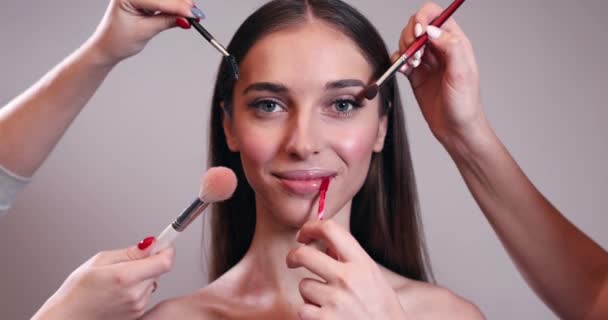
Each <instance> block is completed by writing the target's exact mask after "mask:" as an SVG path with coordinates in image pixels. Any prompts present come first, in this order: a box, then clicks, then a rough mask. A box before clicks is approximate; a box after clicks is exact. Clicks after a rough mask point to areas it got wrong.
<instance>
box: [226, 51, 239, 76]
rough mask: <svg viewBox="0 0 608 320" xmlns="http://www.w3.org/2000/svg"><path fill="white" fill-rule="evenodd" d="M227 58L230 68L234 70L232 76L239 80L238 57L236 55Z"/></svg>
mask: <svg viewBox="0 0 608 320" xmlns="http://www.w3.org/2000/svg"><path fill="white" fill-rule="evenodd" d="M225 59H226V60H227V62H228V65H229V66H230V70H231V71H232V76H233V77H234V80H238V79H239V64H238V63H236V59H235V58H234V56H227V57H226V58H225Z"/></svg>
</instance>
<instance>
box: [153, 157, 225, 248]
mask: <svg viewBox="0 0 608 320" xmlns="http://www.w3.org/2000/svg"><path fill="white" fill-rule="evenodd" d="M201 180H202V181H201V189H200V191H199V194H198V198H196V199H195V200H194V201H193V202H192V204H190V205H189V206H188V207H187V208H186V209H184V211H183V212H182V213H181V214H180V215H179V216H178V217H177V218H176V219H175V221H173V223H171V224H170V225H169V226H167V228H165V230H163V232H161V234H160V235H159V236H158V237H157V238H156V241H154V243H153V244H152V249H151V250H152V254H154V253H156V252H158V251H161V250H163V249H165V248H167V247H168V246H170V245H171V244H172V243H173V241H175V239H176V238H177V236H179V234H180V233H181V232H182V231H184V230H185V229H186V227H188V225H190V223H191V222H192V221H194V219H196V218H197V217H198V216H199V215H200V214H201V213H202V212H203V210H205V208H207V206H209V204H211V203H213V202H220V201H224V200H226V199H228V198H230V197H231V196H232V194H233V193H234V190H235V189H236V183H237V181H236V175H235V174H234V172H233V171H232V170H230V169H228V168H225V167H214V168H211V169H209V170H207V173H205V174H204V175H203V178H202V179H201Z"/></svg>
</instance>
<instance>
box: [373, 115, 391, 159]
mask: <svg viewBox="0 0 608 320" xmlns="http://www.w3.org/2000/svg"><path fill="white" fill-rule="evenodd" d="M387 129H388V115H386V114H385V115H383V116H380V125H379V126H378V133H377V135H376V142H375V143H374V152H382V149H383V148H384V140H385V138H386V131H387Z"/></svg>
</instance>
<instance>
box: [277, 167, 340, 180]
mask: <svg viewBox="0 0 608 320" xmlns="http://www.w3.org/2000/svg"><path fill="white" fill-rule="evenodd" d="M274 175H275V176H277V177H279V178H281V179H289V180H318V179H323V178H326V177H330V178H332V177H334V176H336V175H337V172H336V171H333V170H327V169H306V170H288V171H278V172H275V173H274Z"/></svg>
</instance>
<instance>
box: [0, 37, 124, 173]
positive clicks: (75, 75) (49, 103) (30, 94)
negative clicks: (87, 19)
mask: <svg viewBox="0 0 608 320" xmlns="http://www.w3.org/2000/svg"><path fill="white" fill-rule="evenodd" d="M112 67H113V65H112V64H107V63H106V62H105V61H104V60H102V59H101V58H100V57H98V56H97V54H96V52H95V50H94V48H93V47H92V46H91V45H89V44H85V45H83V46H82V47H81V48H79V49H78V50H76V51H75V52H74V53H73V54H71V55H70V56H68V57H67V58H66V59H65V60H64V61H63V62H61V63H60V64H59V65H57V66H56V67H55V68H54V69H52V70H51V71H50V72H48V73H47V74H46V75H45V76H44V77H43V78H41V79H40V80H39V81H38V82H37V83H35V84H34V85H33V86H32V87H30V88H29V89H28V90H27V91H25V92H24V93H22V94H21V95H19V96H17V97H16V98H15V99H13V100H12V101H11V102H9V103H8V104H7V105H6V106H4V107H2V108H0V137H2V139H1V141H2V143H0V165H2V166H4V167H5V168H6V169H8V170H11V171H13V172H14V173H16V174H18V175H21V176H26V177H28V176H31V175H32V174H33V173H34V172H35V171H36V169H38V167H39V166H40V165H41V164H42V162H43V161H44V160H45V159H46V157H47V156H48V154H49V153H50V152H51V151H52V149H53V147H54V146H55V145H56V144H57V142H58V141H59V139H60V138H61V136H62V135H63V134H64V132H65V131H66V129H67V128H68V126H69V125H70V123H71V122H72V121H73V120H74V118H75V117H76V116H77V115H78V113H79V112H80V111H81V110H82V108H83V107H84V105H85V104H86V103H87V102H88V101H89V99H90V98H91V97H92V96H93V94H94V93H95V91H96V90H97V88H98V87H99V85H100V84H101V83H102V82H103V80H104V79H105V77H106V76H107V74H108V73H109V72H110V70H111V69H112Z"/></svg>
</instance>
